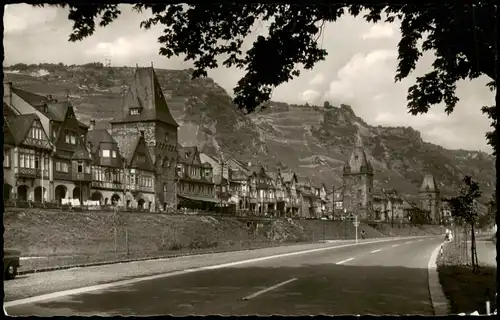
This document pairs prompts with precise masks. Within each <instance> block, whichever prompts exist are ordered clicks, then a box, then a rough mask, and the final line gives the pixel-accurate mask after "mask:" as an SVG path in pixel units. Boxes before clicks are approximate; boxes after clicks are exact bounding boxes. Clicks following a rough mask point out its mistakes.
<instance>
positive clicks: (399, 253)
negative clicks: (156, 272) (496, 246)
mask: <svg viewBox="0 0 500 320" xmlns="http://www.w3.org/2000/svg"><path fill="white" fill-rule="evenodd" d="M441 242H442V237H437V238H425V239H405V240H394V241H389V242H381V243H372V244H362V245H358V246H351V247H339V248H336V249H332V250H322V251H316V252H310V253H306V254H299V255H291V256H284V257H278V258H274V259H268V260H260V261H254V262H249V263H244V264H238V265H233V266H228V267H224V268H218V269H215V268H214V269H205V270H202V271H197V272H188V273H185V274H178V275H175V276H170V277H164V278H156V279H154V280H146V281H141V282H135V283H131V284H128V285H121V286H114V287H110V288H107V289H101V290H94V291H90V292H85V291H86V290H85V289H82V290H81V292H79V293H76V294H74V295H65V296H63V297H58V298H54V299H51V300H45V301H38V302H31V303H26V304H21V305H16V306H5V308H6V311H7V313H8V314H9V315H14V316H16V315H25V316H27V315H38V316H55V315H62V316H69V315H136V316H139V315H157V314H171V315H205V314H221V315H248V314H250V315H254V314H258V315H272V314H281V315H317V314H327V315H332V314H377V315H380V314H418V315H420V314H421V315H432V314H433V310H432V306H431V303H430V298H429V288H428V277H427V264H428V260H429V258H430V255H431V252H432V251H433V249H435V248H436V246H438V245H439V244H440V243H441ZM124 267H125V265H124ZM14 281H15V280H14ZM6 294H7V295H8V294H9V292H8V288H6Z"/></svg>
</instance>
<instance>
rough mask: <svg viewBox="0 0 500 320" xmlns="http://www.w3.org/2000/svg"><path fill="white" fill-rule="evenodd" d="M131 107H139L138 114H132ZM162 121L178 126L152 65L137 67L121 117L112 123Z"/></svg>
mask: <svg viewBox="0 0 500 320" xmlns="http://www.w3.org/2000/svg"><path fill="white" fill-rule="evenodd" d="M130 109H139V114H138V115H131V114H130ZM154 120H157V121H161V122H163V123H166V124H169V125H172V126H174V127H178V126H179V125H178V124H177V122H176V121H175V119H174V118H173V117H172V114H171V113H170V110H169V109H168V105H167V102H166V100H165V97H164V96H163V92H162V89H161V86H160V83H159V81H158V78H157V76H156V73H155V71H154V69H153V68H152V67H147V68H137V69H136V70H135V74H134V79H133V81H132V84H131V85H130V87H129V90H128V91H127V93H126V95H125V103H124V105H123V107H122V114H121V117H120V118H119V119H117V120H115V121H112V123H120V122H140V121H154Z"/></svg>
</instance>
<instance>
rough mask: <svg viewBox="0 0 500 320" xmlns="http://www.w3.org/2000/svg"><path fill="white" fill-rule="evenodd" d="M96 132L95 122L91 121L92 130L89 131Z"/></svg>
mask: <svg viewBox="0 0 500 320" xmlns="http://www.w3.org/2000/svg"><path fill="white" fill-rule="evenodd" d="M93 130H95V120H90V128H89V131H93Z"/></svg>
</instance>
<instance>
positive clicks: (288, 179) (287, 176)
mask: <svg viewBox="0 0 500 320" xmlns="http://www.w3.org/2000/svg"><path fill="white" fill-rule="evenodd" d="M281 176H282V177H283V181H285V182H286V183H288V182H292V179H293V178H294V177H295V179H297V175H296V174H295V172H293V171H283V172H282V173H281ZM297 181H298V180H297Z"/></svg>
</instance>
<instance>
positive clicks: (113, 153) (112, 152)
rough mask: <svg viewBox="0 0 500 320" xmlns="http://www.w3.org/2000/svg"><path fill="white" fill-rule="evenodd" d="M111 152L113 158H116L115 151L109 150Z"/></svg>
mask: <svg viewBox="0 0 500 320" xmlns="http://www.w3.org/2000/svg"><path fill="white" fill-rule="evenodd" d="M111 154H112V156H113V158H116V151H115V150H113V151H111Z"/></svg>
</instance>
